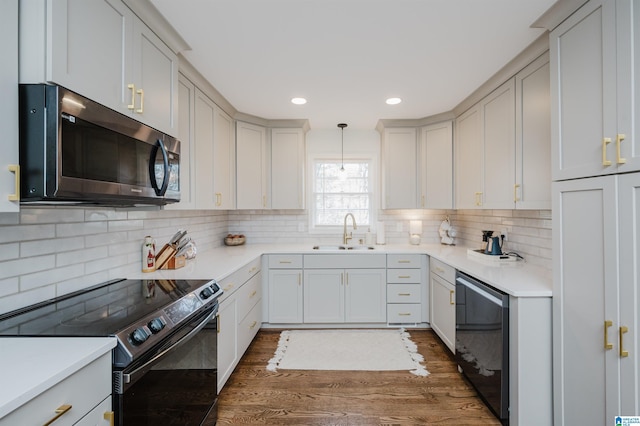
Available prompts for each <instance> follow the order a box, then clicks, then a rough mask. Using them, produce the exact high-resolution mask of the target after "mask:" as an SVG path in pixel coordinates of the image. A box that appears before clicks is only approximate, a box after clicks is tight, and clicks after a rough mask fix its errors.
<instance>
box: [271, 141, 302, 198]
mask: <svg viewBox="0 0 640 426" xmlns="http://www.w3.org/2000/svg"><path fill="white" fill-rule="evenodd" d="M304 164H305V139H304V130H303V129H296V128H282V129H280V128H278V129H271V208H272V209H292V210H295V209H304V203H305V197H304V194H305V191H304Z"/></svg>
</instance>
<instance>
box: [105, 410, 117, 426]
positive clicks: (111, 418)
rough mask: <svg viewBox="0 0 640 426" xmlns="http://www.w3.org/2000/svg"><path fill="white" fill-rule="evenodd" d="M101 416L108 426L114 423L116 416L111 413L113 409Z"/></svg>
mask: <svg viewBox="0 0 640 426" xmlns="http://www.w3.org/2000/svg"><path fill="white" fill-rule="evenodd" d="M103 418H104V419H105V420H106V421H108V422H109V426H113V425H114V424H115V419H116V416H115V415H114V414H113V411H107V412H105V413H104V415H103Z"/></svg>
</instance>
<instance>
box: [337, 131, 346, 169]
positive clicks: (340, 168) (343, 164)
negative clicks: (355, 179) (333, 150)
mask: <svg viewBox="0 0 640 426" xmlns="http://www.w3.org/2000/svg"><path fill="white" fill-rule="evenodd" d="M338 127H340V130H341V131H342V145H341V146H342V148H341V149H342V167H340V171H341V172H344V128H345V127H347V123H338Z"/></svg>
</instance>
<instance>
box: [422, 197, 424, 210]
mask: <svg viewBox="0 0 640 426" xmlns="http://www.w3.org/2000/svg"><path fill="white" fill-rule="evenodd" d="M422 207H424V194H423V195H422Z"/></svg>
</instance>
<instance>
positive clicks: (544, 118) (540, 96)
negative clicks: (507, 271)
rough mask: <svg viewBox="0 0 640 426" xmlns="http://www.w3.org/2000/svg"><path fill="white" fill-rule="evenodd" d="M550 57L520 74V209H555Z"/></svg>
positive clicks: (517, 180)
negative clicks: (552, 199)
mask: <svg viewBox="0 0 640 426" xmlns="http://www.w3.org/2000/svg"><path fill="white" fill-rule="evenodd" d="M549 78H550V77H549V55H548V54H545V55H543V56H541V57H540V58H538V59H536V60H535V61H534V62H532V63H531V64H530V65H528V66H527V67H525V68H524V69H523V70H522V71H520V72H519V73H518V74H517V75H516V78H515V81H516V178H515V187H514V189H513V195H514V201H515V206H516V208H517V209H528V210H549V209H551V161H550V160H551V122H550V121H551V113H550V108H551V103H550V102H551V100H550V89H549Z"/></svg>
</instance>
